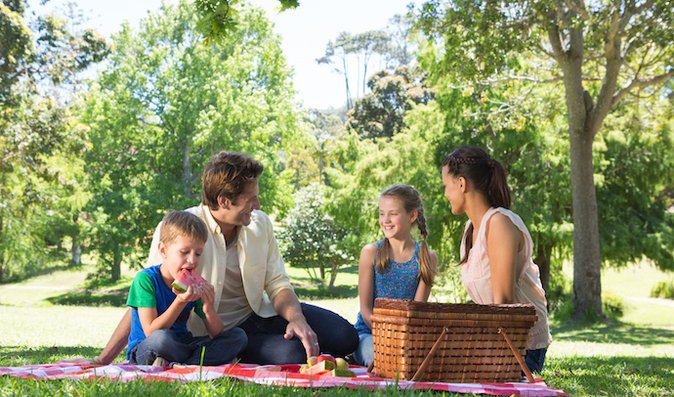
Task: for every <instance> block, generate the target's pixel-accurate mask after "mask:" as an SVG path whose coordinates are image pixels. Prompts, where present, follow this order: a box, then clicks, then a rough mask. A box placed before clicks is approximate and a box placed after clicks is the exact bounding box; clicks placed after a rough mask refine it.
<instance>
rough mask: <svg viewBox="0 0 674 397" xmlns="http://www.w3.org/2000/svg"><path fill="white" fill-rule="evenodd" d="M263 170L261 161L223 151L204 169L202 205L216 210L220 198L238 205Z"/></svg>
mask: <svg viewBox="0 0 674 397" xmlns="http://www.w3.org/2000/svg"><path fill="white" fill-rule="evenodd" d="M263 169H264V167H263V166H262V164H261V163H260V162H259V161H257V160H255V159H253V158H252V157H250V156H248V155H245V154H242V153H236V152H225V151H222V152H220V153H218V154H216V155H215V156H213V157H212V158H211V160H210V161H209V162H208V164H206V167H204V174H203V176H202V190H201V202H202V204H204V205H208V206H209V207H210V208H211V209H212V210H216V209H218V197H220V196H223V197H225V198H227V199H229V200H230V201H231V202H232V203H236V199H237V198H238V197H239V196H240V195H241V193H243V190H244V189H245V187H246V184H247V183H248V182H250V181H254V180H256V179H258V178H259V177H260V174H262V170H263Z"/></svg>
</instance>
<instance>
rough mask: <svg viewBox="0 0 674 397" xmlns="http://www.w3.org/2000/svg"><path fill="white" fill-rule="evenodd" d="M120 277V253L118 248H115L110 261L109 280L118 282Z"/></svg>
mask: <svg viewBox="0 0 674 397" xmlns="http://www.w3.org/2000/svg"><path fill="white" fill-rule="evenodd" d="M121 276H122V253H121V252H120V249H119V247H115V254H114V257H113V259H112V269H110V280H111V281H113V282H114V281H118V280H119V279H120V278H121Z"/></svg>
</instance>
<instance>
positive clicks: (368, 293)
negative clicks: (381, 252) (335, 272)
mask: <svg viewBox="0 0 674 397" xmlns="http://www.w3.org/2000/svg"><path fill="white" fill-rule="evenodd" d="M376 256H377V245H376V244H368V245H366V246H364V247H363V249H362V250H361V251H360V261H359V262H358V300H359V301H360V315H361V317H363V321H365V324H366V325H367V326H368V327H369V328H370V329H372V320H370V317H371V316H372V309H373V305H374V299H373V295H374V272H375V270H374V258H375V257H376Z"/></svg>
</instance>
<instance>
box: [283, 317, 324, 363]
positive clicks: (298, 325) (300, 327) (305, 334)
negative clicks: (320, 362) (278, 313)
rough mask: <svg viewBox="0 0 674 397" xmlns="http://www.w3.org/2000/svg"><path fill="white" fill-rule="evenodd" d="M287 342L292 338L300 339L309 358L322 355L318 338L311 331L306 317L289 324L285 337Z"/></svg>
mask: <svg viewBox="0 0 674 397" xmlns="http://www.w3.org/2000/svg"><path fill="white" fill-rule="evenodd" d="M283 337H284V338H285V339H286V340H290V339H292V338H295V337H297V338H299V339H300V341H301V342H302V345H304V350H305V351H306V353H307V358H309V357H313V356H318V355H319V354H320V353H321V349H320V346H318V337H317V336H316V333H315V332H314V330H312V329H311V327H310V326H309V324H307V320H306V319H305V318H304V316H302V317H300V318H298V319H294V320H292V321H289V322H288V326H287V327H286V333H285V335H283Z"/></svg>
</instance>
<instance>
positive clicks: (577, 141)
mask: <svg viewBox="0 0 674 397" xmlns="http://www.w3.org/2000/svg"><path fill="white" fill-rule="evenodd" d="M569 135H570V140H571V142H570V143H571V196H572V202H573V304H574V319H576V320H580V319H584V318H588V317H589V318H595V319H597V318H603V313H602V305H601V259H600V253H599V219H598V216H597V197H596V193H595V192H596V190H595V186H594V169H593V165H592V141H593V139H592V135H591V134H589V133H588V132H587V131H585V130H584V129H583V130H581V131H577V132H573V130H572V131H570V134H569Z"/></svg>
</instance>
